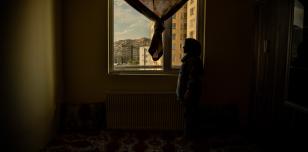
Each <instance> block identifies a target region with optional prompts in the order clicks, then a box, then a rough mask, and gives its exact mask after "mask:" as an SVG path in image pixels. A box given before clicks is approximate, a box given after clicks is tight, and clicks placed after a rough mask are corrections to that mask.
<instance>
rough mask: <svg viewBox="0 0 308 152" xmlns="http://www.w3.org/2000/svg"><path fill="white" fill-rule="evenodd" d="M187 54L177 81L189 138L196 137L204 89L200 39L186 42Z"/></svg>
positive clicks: (185, 133)
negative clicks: (200, 101) (202, 90)
mask: <svg viewBox="0 0 308 152" xmlns="http://www.w3.org/2000/svg"><path fill="white" fill-rule="evenodd" d="M183 49H184V53H185V56H184V57H183V59H182V66H181V69H180V72H179V77H178V82H177V90H176V93H177V98H178V100H179V101H180V102H181V103H183V104H184V107H185V132H184V135H185V137H187V138H194V137H195V136H196V134H197V133H196V131H197V130H198V128H197V126H198V117H199V114H198V107H199V100H200V96H201V89H202V76H203V64H202V61H201V59H200V54H201V45H200V43H199V41H197V40H195V39H191V38H188V39H186V40H185V44H184V47H183Z"/></svg>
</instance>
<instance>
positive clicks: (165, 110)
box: [106, 93, 184, 130]
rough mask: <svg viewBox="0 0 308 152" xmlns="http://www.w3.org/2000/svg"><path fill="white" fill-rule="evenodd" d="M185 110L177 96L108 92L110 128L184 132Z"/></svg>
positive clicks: (107, 102)
mask: <svg viewBox="0 0 308 152" xmlns="http://www.w3.org/2000/svg"><path fill="white" fill-rule="evenodd" d="M183 111H184V109H183V106H182V105H181V104H179V103H178V102H177V101H176V96H175V94H174V93H108V94H107V98H106V119H107V128H109V129H160V130H180V129H183V127H184V118H183Z"/></svg>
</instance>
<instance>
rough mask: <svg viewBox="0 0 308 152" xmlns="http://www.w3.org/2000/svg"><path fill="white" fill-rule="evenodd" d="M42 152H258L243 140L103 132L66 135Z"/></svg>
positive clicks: (169, 133) (179, 134)
mask: <svg viewBox="0 0 308 152" xmlns="http://www.w3.org/2000/svg"><path fill="white" fill-rule="evenodd" d="M42 151H43V152H199V151H200V152H207V151H208V152H233V151H234V152H257V148H256V146H255V145H252V144H249V143H247V142H245V140H243V138H241V137H239V136H236V135H233V136H229V137H211V138H206V139H203V140H198V141H191V140H187V139H185V138H183V136H182V134H181V133H180V132H170V131H169V132H167V131H165V132H162V131H160V132H158V131H151V132H149V131H100V132H88V133H65V134H62V135H60V136H59V137H57V138H56V139H55V140H54V141H52V142H51V143H50V144H49V145H48V146H47V147H46V148H45V149H44V150H42Z"/></svg>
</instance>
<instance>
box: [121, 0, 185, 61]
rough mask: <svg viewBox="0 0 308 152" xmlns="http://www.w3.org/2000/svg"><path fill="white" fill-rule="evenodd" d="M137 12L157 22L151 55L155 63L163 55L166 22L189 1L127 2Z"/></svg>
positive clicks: (151, 0)
mask: <svg viewBox="0 0 308 152" xmlns="http://www.w3.org/2000/svg"><path fill="white" fill-rule="evenodd" d="M125 1H126V2H127V3H128V4H129V5H131V6H132V7H133V8H135V9H136V10H137V11H139V12H140V13H142V14H143V15H144V16H146V17H148V18H149V19H150V20H152V21H154V22H155V25H154V30H155V31H154V34H153V37H152V41H151V45H150V48H149V53H150V54H151V56H152V58H153V60H154V61H157V60H159V58H160V57H161V56H162V55H163V52H164V51H163V49H164V47H163V42H162V33H163V31H164V29H165V27H164V21H166V20H167V19H168V18H170V17H171V16H172V15H173V14H175V13H176V12H177V11H178V10H179V9H180V8H181V7H182V6H183V5H184V4H185V3H186V2H187V1H188V0H125Z"/></svg>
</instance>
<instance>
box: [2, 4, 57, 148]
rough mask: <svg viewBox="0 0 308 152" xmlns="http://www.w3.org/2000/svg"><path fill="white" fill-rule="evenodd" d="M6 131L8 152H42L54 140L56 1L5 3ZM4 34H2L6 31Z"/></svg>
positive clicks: (3, 45) (3, 28)
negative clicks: (54, 13) (9, 145)
mask: <svg viewBox="0 0 308 152" xmlns="http://www.w3.org/2000/svg"><path fill="white" fill-rule="evenodd" d="M5 6H7V7H6V9H7V11H6V15H7V16H5V17H4V18H1V19H4V22H3V23H4V25H3V26H1V28H2V30H3V31H5V38H6V40H5V43H3V44H2V47H3V49H2V53H4V55H5V57H6V62H5V65H6V70H5V72H6V76H7V77H6V79H5V81H6V83H7V85H6V93H7V94H6V98H3V99H5V100H4V102H6V103H7V104H6V107H7V113H6V116H7V118H9V119H6V120H7V123H5V124H6V125H7V127H9V128H7V129H9V131H10V134H9V136H7V137H6V138H5V139H6V141H7V142H11V144H13V146H12V147H9V148H10V151H33V152H35V151H39V150H40V149H41V148H43V147H44V146H45V145H46V144H47V142H48V141H49V140H50V138H51V137H52V136H53V134H54V126H55V124H54V114H55V112H54V111H55V72H54V71H55V66H54V65H55V61H54V59H55V58H54V50H55V48H54V30H53V28H54V27H53V19H54V16H53V9H54V2H53V0H23V1H17V0H14V1H11V2H7V3H6V5H5ZM2 30H1V31H2Z"/></svg>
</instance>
